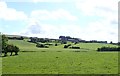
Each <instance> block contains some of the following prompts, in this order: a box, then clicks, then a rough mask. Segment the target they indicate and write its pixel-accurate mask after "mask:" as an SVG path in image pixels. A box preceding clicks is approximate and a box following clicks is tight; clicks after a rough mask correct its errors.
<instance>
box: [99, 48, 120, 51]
mask: <svg viewBox="0 0 120 76" xmlns="http://www.w3.org/2000/svg"><path fill="white" fill-rule="evenodd" d="M97 51H120V47H101V48H98V49H97Z"/></svg>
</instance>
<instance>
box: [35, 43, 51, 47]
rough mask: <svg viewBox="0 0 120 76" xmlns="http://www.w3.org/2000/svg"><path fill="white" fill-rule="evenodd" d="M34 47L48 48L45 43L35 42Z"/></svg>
mask: <svg viewBox="0 0 120 76" xmlns="http://www.w3.org/2000/svg"><path fill="white" fill-rule="evenodd" d="M36 47H39V48H49V47H48V46H47V45H45V44H39V43H37V45H36Z"/></svg>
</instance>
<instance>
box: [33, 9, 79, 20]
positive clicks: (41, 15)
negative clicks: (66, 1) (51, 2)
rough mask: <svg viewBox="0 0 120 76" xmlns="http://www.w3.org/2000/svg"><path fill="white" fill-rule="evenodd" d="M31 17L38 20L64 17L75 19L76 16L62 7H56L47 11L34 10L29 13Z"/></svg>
mask: <svg viewBox="0 0 120 76" xmlns="http://www.w3.org/2000/svg"><path fill="white" fill-rule="evenodd" d="M31 18H35V19H39V20H50V19H53V20H58V19H66V20H72V21H74V20H77V17H76V16H73V15H71V13H70V12H68V11H66V10H64V9H58V10H55V11H47V10H34V11H32V13H31Z"/></svg>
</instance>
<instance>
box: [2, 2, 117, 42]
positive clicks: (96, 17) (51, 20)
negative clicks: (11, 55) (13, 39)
mask: <svg viewBox="0 0 120 76" xmlns="http://www.w3.org/2000/svg"><path fill="white" fill-rule="evenodd" d="M118 2H119V0H1V1H0V32H2V33H4V34H10V35H23V36H29V37H31V36H32V37H42V38H59V36H71V37H75V38H81V39H83V40H100V41H108V42H110V41H113V42H118Z"/></svg>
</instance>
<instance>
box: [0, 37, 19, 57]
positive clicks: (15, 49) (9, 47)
mask: <svg viewBox="0 0 120 76" xmlns="http://www.w3.org/2000/svg"><path fill="white" fill-rule="evenodd" d="M19 51H20V50H19V48H18V47H17V46H14V45H12V44H8V38H7V37H6V36H5V35H2V53H4V56H7V53H8V52H11V54H10V56H12V53H13V52H15V55H18V52H19Z"/></svg>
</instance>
